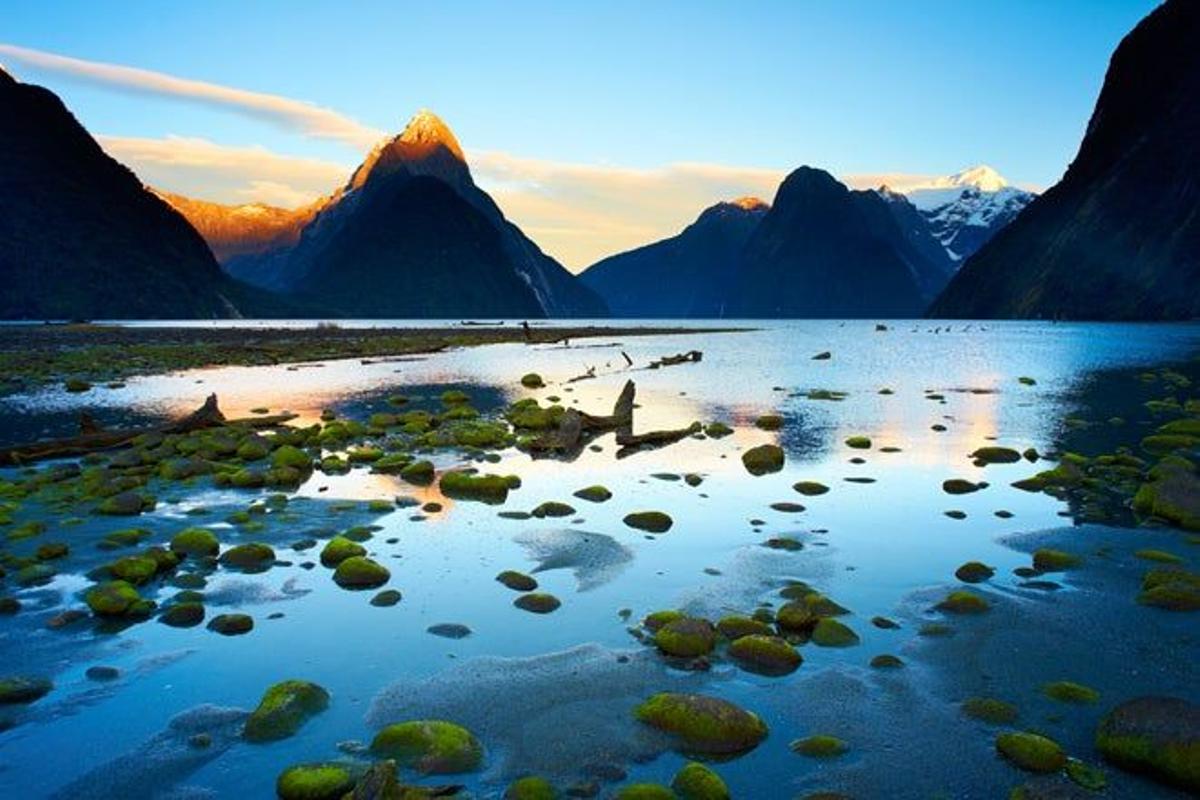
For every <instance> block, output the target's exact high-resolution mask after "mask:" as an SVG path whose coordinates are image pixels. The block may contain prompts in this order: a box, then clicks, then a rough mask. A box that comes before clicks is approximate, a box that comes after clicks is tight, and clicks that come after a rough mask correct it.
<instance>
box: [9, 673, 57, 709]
mask: <svg viewBox="0 0 1200 800" xmlns="http://www.w3.org/2000/svg"><path fill="white" fill-rule="evenodd" d="M53 688H54V684H53V683H51V682H50V681H48V680H46V679H45V678H39V677H32V676H28V675H8V676H6V677H2V678H0V705H28V704H29V703H32V702H34V701H36V700H40V699H41V698H43V697H45V696H46V695H47V694H49V692H50V690H51V689H53Z"/></svg>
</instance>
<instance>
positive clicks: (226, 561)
mask: <svg viewBox="0 0 1200 800" xmlns="http://www.w3.org/2000/svg"><path fill="white" fill-rule="evenodd" d="M218 560H219V561H220V563H221V566H223V567H226V568H230V569H238V570H241V571H242V572H263V571H264V570H267V569H269V568H270V567H271V565H272V564H274V563H275V551H274V550H272V549H271V548H270V547H269V546H268V545H265V544H262V543H261V542H247V543H246V544H239V545H236V546H234V547H231V548H229V549H228V550H226V551H225V552H224V553H222V554H221V557H220V559H218Z"/></svg>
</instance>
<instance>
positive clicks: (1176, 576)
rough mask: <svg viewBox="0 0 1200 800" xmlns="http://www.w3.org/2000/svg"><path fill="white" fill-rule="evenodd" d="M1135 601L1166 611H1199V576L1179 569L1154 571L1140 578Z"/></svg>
mask: <svg viewBox="0 0 1200 800" xmlns="http://www.w3.org/2000/svg"><path fill="white" fill-rule="evenodd" d="M1137 601H1138V603H1140V604H1141V605H1144V606H1153V607H1155V608H1161V609H1165V610H1167V611H1197V610H1200V574H1196V573H1194V572H1189V571H1186V570H1181V569H1154V570H1150V571H1149V572H1147V573H1146V575H1145V577H1144V578H1142V591H1141V593H1140V594H1138V596H1137Z"/></svg>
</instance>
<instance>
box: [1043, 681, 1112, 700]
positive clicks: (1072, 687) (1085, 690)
mask: <svg viewBox="0 0 1200 800" xmlns="http://www.w3.org/2000/svg"><path fill="white" fill-rule="evenodd" d="M1042 694H1044V695H1046V696H1047V697H1049V698H1050V699H1051V700H1057V701H1058V702H1060V703H1075V704H1080V705H1088V704H1091V703H1095V702H1097V701H1098V700H1099V699H1100V693H1099V692H1097V691H1096V690H1095V689H1093V688H1092V687H1090V686H1084V685H1083V684H1082V683H1075V682H1074V681H1054V682H1052V683H1047V684H1046V685H1045V686H1043V687H1042Z"/></svg>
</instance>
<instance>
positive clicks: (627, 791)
mask: <svg viewBox="0 0 1200 800" xmlns="http://www.w3.org/2000/svg"><path fill="white" fill-rule="evenodd" d="M614 798H615V800H679V798H678V796H677V795H676V794H675V792H673V791H672V790H671V789H669V788H667V787H666V786H663V785H662V784H660V783H631V784H629V785H628V786H622V787H621V788H620V789H618V790H617V793H616V794H615V795H614Z"/></svg>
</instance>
